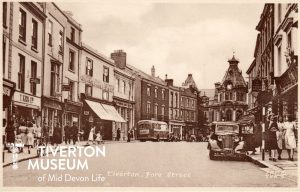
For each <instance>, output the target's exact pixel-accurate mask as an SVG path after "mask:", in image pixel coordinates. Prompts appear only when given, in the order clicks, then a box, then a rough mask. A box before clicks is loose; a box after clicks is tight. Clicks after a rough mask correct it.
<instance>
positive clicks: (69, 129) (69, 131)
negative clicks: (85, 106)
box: [64, 122, 78, 145]
mask: <svg viewBox="0 0 300 192" xmlns="http://www.w3.org/2000/svg"><path fill="white" fill-rule="evenodd" d="M64 133H65V143H66V144H70V143H71V140H72V141H73V144H74V145H75V144H76V142H77V140H78V127H77V126H76V122H73V125H72V126H70V123H69V122H67V124H66V126H65V127H64Z"/></svg>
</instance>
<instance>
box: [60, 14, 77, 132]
mask: <svg viewBox="0 0 300 192" xmlns="http://www.w3.org/2000/svg"><path fill="white" fill-rule="evenodd" d="M64 13H65V15H66V16H67V26H66V28H65V37H66V44H65V46H66V49H65V50H66V52H65V54H64V60H65V63H64V65H63V80H62V81H63V82H62V97H63V103H64V104H63V111H64V113H63V122H62V123H63V125H66V124H67V122H69V125H73V124H74V123H75V124H76V125H77V126H79V129H80V115H81V110H82V103H81V101H80V98H79V96H80V94H79V70H80V62H81V55H80V53H81V51H80V50H81V33H82V29H81V25H80V24H79V23H78V22H76V21H75V20H74V19H73V18H72V14H71V13H70V12H64Z"/></svg>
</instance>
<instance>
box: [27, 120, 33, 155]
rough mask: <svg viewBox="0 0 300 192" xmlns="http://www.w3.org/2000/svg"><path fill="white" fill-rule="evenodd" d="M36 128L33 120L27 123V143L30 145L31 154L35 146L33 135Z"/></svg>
mask: <svg viewBox="0 0 300 192" xmlns="http://www.w3.org/2000/svg"><path fill="white" fill-rule="evenodd" d="M33 132H34V128H33V124H32V123H31V122H28V123H27V141H26V145H27V147H28V154H30V149H31V148H33V144H34V136H33Z"/></svg>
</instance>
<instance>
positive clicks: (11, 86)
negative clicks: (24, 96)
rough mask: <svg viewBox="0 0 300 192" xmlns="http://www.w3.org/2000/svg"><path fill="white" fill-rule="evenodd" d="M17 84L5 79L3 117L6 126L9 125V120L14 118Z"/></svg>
mask: <svg viewBox="0 0 300 192" xmlns="http://www.w3.org/2000/svg"><path fill="white" fill-rule="evenodd" d="M15 85H16V84H15V83H14V82H11V81H9V80H7V79H3V100H2V103H3V106H2V118H3V125H4V126H3V127H4V128H5V127H6V125H7V121H9V120H12V97H13V95H14V91H15Z"/></svg>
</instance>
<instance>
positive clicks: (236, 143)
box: [207, 122, 246, 160]
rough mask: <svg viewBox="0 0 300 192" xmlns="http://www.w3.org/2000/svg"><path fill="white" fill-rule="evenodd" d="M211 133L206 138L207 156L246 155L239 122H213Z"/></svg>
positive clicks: (242, 156) (214, 157)
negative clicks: (207, 138)
mask: <svg viewBox="0 0 300 192" xmlns="http://www.w3.org/2000/svg"><path fill="white" fill-rule="evenodd" d="M211 131H212V133H211V135H210V138H209V140H208V146H207V148H208V150H209V158H210V159H211V160H214V159H216V158H217V157H218V156H223V157H237V158H244V157H246V151H245V150H244V144H245V142H244V141H243V137H242V134H241V132H240V131H241V130H240V128H239V124H238V123H235V122H213V123H212V124H211Z"/></svg>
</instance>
